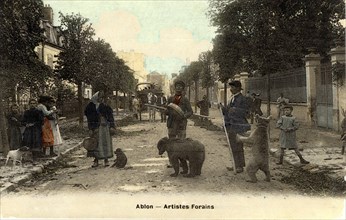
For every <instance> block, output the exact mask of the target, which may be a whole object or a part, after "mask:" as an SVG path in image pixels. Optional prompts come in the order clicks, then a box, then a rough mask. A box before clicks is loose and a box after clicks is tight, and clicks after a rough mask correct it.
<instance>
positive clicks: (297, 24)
mask: <svg viewBox="0 0 346 220" xmlns="http://www.w3.org/2000/svg"><path fill="white" fill-rule="evenodd" d="M344 9H345V3H344V1H343V0H331V1H327V0H316V1H313V2H311V1H304V0H278V1H271V0H243V1H225V2H223V3H218V2H217V1H216V0H215V1H214V0H211V1H210V9H209V16H210V18H211V22H212V24H213V25H214V26H217V27H218V34H219V35H221V36H224V37H225V38H228V39H229V40H231V42H228V44H234V40H232V39H233V38H236V39H237V40H236V41H239V42H241V44H242V45H243V46H242V47H241V50H240V56H241V58H242V59H243V60H246V61H247V62H248V64H249V65H248V66H247V67H248V68H249V69H250V72H253V71H258V72H259V73H261V74H262V75H265V74H267V73H268V71H270V72H273V71H280V70H285V69H289V68H294V67H297V66H301V65H303V63H302V60H301V58H302V57H304V55H306V54H307V52H308V48H309V47H315V48H316V49H317V51H318V52H319V53H320V54H321V55H322V56H323V55H326V54H327V53H328V52H329V51H330V49H331V47H332V46H333V44H334V42H333V40H334V39H338V38H340V39H343V36H344V28H343V27H342V26H341V24H340V20H341V19H344V18H345V13H344ZM227 36H228V37H227ZM219 38H220V37H219ZM218 40H219V41H220V39H218ZM221 42H223V41H222V40H221ZM244 43H246V44H244ZM226 44H227V42H226ZM226 48H227V47H226ZM226 50H227V49H226Z"/></svg>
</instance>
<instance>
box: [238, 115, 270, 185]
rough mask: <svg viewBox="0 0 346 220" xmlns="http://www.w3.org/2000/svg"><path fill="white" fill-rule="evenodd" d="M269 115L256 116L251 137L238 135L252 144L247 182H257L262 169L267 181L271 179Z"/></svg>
mask: <svg viewBox="0 0 346 220" xmlns="http://www.w3.org/2000/svg"><path fill="white" fill-rule="evenodd" d="M270 118H271V116H269V117H267V118H266V117H261V116H259V115H256V116H255V121H256V128H255V130H254V131H253V132H251V134H250V136H249V137H243V136H240V135H237V138H238V139H240V141H242V142H245V143H246V142H250V143H251V144H252V155H251V156H252V158H251V159H250V162H249V163H248V166H247V167H246V172H247V174H248V176H249V177H250V180H247V182H252V183H256V182H257V177H256V173H257V171H258V170H262V171H263V172H264V174H265V175H266V178H265V181H268V182H269V181H270V172H269V143H268V141H269V140H268V125H269V122H270Z"/></svg>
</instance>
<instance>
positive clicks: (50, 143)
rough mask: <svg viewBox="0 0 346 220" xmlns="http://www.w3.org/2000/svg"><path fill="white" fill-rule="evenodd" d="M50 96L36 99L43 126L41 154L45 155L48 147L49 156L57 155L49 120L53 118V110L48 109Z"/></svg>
mask: <svg viewBox="0 0 346 220" xmlns="http://www.w3.org/2000/svg"><path fill="white" fill-rule="evenodd" d="M51 99H52V97H50V96H40V97H39V99H38V105H37V109H38V110H40V111H42V113H43V116H44V119H43V120H44V121H43V126H42V147H43V148H42V151H43V155H47V149H48V148H49V156H51V157H55V156H57V154H56V153H54V135H53V129H52V126H51V123H50V120H54V118H53V114H54V111H53V110H48V108H49V103H50V100H51Z"/></svg>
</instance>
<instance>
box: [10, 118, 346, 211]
mask: <svg viewBox="0 0 346 220" xmlns="http://www.w3.org/2000/svg"><path fill="white" fill-rule="evenodd" d="M166 132H167V131H166V125H165V124H164V123H160V122H156V123H149V122H144V123H135V124H132V125H129V126H125V127H121V128H120V130H119V132H118V134H117V135H116V137H114V138H113V145H114V149H115V148H122V149H123V150H124V151H125V153H126V155H127V157H128V164H127V166H126V168H125V169H116V168H112V167H104V166H103V163H101V165H100V166H99V167H98V168H91V165H92V158H87V157H86V150H85V149H83V148H79V149H77V150H75V151H73V152H72V153H71V154H69V155H67V156H65V157H63V158H62V159H61V160H59V161H57V162H55V163H54V164H53V166H50V167H48V168H47V169H46V170H45V172H44V173H42V174H40V175H38V176H36V177H35V178H34V179H33V180H32V181H30V182H27V183H25V184H23V185H22V186H20V187H19V188H18V189H17V190H16V191H15V192H12V193H10V194H9V195H8V196H6V198H5V200H6V201H7V202H6V204H7V206H10V204H12V203H13V204H15V201H16V200H15V198H23V199H21V201H30V202H29V203H28V204H36V203H42V207H41V208H40V205H39V207H38V208H37V207H36V206H34V207H36V208H35V211H34V212H33V213H35V216H37V215H39V216H41V217H43V216H55V217H60V216H64V217H66V215H64V214H67V213H69V215H68V216H70V217H76V216H78V217H83V216H84V215H86V216H87V217H88V216H90V213H91V215H92V216H97V217H109V216H114V215H116V214H115V213H119V212H122V210H124V209H126V210H128V209H129V210H130V211H129V212H126V213H127V214H126V215H127V216H130V217H131V216H132V217H133V215H137V214H138V213H141V214H144V216H151V215H153V214H154V213H161V214H162V215H163V216H171V217H173V216H174V215H173V216H172V214H173V213H167V212H165V210H166V209H174V210H176V209H179V210H181V209H186V207H187V209H209V210H210V209H211V210H214V211H213V215H216V216H218V215H220V216H223V212H224V211H225V209H228V208H231V206H236V207H237V209H235V210H238V211H236V212H237V213H236V214H235V216H237V217H239V218H242V217H244V218H245V217H247V218H249V217H250V216H251V217H255V216H257V217H263V216H264V215H265V216H268V213H266V212H264V213H263V210H265V208H268V207H269V209H271V208H273V210H272V213H273V214H274V213H276V215H274V216H278V215H279V213H280V215H281V214H282V215H285V213H286V211H287V210H286V211H285V210H283V209H284V208H283V207H285V203H287V204H292V201H291V200H290V199H292V198H293V199H295V201H296V200H298V202H303V203H304V204H305V200H306V199H307V198H308V197H306V195H304V194H303V193H301V192H299V191H297V190H296V189H295V188H294V186H293V185H288V184H284V183H282V182H281V178H282V177H284V176H287V175H289V172H291V171H292V170H291V169H292V168H291V167H289V166H278V165H276V164H275V159H274V158H272V157H271V158H270V167H271V175H272V178H271V182H266V181H264V178H265V177H264V174H263V173H261V172H258V173H257V177H258V179H259V181H258V183H256V184H254V183H248V182H246V179H247V174H246V173H245V172H244V173H241V174H237V175H235V174H234V173H233V172H231V171H228V169H227V167H229V166H231V165H232V164H231V161H230V154H229V149H228V145H227V141H226V138H225V135H224V132H222V131H208V130H206V129H204V128H200V127H196V126H193V122H192V121H189V124H188V128H187V136H188V137H190V138H192V139H196V140H199V141H201V142H202V143H203V144H204V145H205V147H206V160H205V162H204V165H203V168H202V174H201V175H200V176H197V177H195V178H185V177H183V176H182V175H179V176H178V177H176V178H174V177H170V174H171V173H172V172H173V169H172V168H167V164H168V158H167V154H166V153H165V154H164V155H163V156H159V155H158V150H157V148H156V144H157V142H158V140H159V139H160V138H162V137H164V136H166ZM249 154H250V149H249V148H247V147H246V148H245V155H246V159H248V155H249ZM112 161H113V160H112ZM32 198H39V200H37V201H33V200H32ZM134 198H136V199H134ZM289 201H290V202H289ZM341 201H342V200H341ZM84 202H85V204H84ZM325 202H326V200H325V198H323V199H322V200H320V199H318V201H317V203H318V204H325ZM252 203H254V204H256V205H255V206H256V207H254V210H257V209H261V212H260V213H257V214H254V213H252V214H251V213H250V212H247V205H248V204H252ZM281 203H282V205H283V206H282V207H281V205H280V204H281ZM310 203H311V200H310ZM44 204H49V206H53V207H55V206H56V205H58V208H49V207H46V206H44ZM63 204H70V205H71V204H73V205H72V206H71V207H69V208H66V206H63ZM95 204H98V205H100V206H101V207H107V209H108V211H106V212H102V211H101V212H100V210H99V211H97V212H96V213H95V212H94V211H93V210H92V208H91V209H89V206H90V207H93V208H96V206H95ZM110 204H114V206H111V205H110ZM297 204H298V203H297ZM328 204H329V205H328V206H331V207H333V208H338V209H339V208H340V207H339V204H340V199H334V198H331V202H328ZM335 204H337V205H335ZM341 204H342V203H341ZM239 205H240V207H239ZM7 206H6V207H7ZM108 206H110V207H108ZM20 207H21V209H20V213H23V212H26V211H25V210H27V209H28V210H29V211H31V212H32V211H33V210H32V209H30V208H29V207H30V205H29V206H28V207H26V208H23V206H20ZM62 207H63V208H62ZM77 207H79V208H77ZM165 207H166V208H165ZM184 207H185V208H184ZM196 207H197V208H196ZM198 207H199V208H198ZM323 207H325V208H328V207H326V206H323ZM59 208H62V210H65V213H61V212H58V213H56V212H55V210H58V209H59ZM292 208H293V207H292ZM36 209H37V210H36ZM40 209H41V211H40ZM84 209H85V210H84ZM142 209H144V210H147V209H156V210H155V212H151V214H150V213H145V212H144V213H143V212H139V210H142ZM311 209H315V208H313V207H311ZM338 209H337V210H338ZM80 210H84V211H83V212H82V213H81V211H80ZM216 210H217V212H216ZM235 210H230V212H231V213H232V212H234V211H235ZM240 210H242V211H244V210H245V212H244V213H245V214H244V213H243V212H242V214H240V213H238V212H240ZM307 210H310V208H308V207H307ZM38 213H39V214H38ZM88 213H89V215H88ZM146 214H148V215H146ZM180 214H181V213H180ZM190 214H192V216H194V214H193V213H191V212H187V215H190ZM195 214H196V215H197V216H199V215H201V214H202V216H203V217H205V216H204V214H203V213H200V212H199V213H195ZM205 214H207V213H205ZM209 214H212V213H209ZM286 214H287V213H286ZM291 214H292V213H291ZM295 214H298V213H295ZM306 214H307V213H306ZM328 214H330V212H328ZM336 214H338V213H337V212H336ZM227 215H228V214H227ZM317 216H318V215H317ZM322 216H323V215H322ZM19 217H20V215H19ZM306 217H311V215H307V216H306Z"/></svg>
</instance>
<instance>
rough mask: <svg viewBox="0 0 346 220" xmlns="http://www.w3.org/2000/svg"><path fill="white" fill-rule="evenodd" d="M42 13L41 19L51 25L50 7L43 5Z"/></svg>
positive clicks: (51, 13)
mask: <svg viewBox="0 0 346 220" xmlns="http://www.w3.org/2000/svg"><path fill="white" fill-rule="evenodd" d="M42 13H43V19H44V20H48V22H49V23H50V24H51V25H54V24H53V15H54V14H53V9H52V8H51V7H50V5H45V6H44V7H43V9H42Z"/></svg>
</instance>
